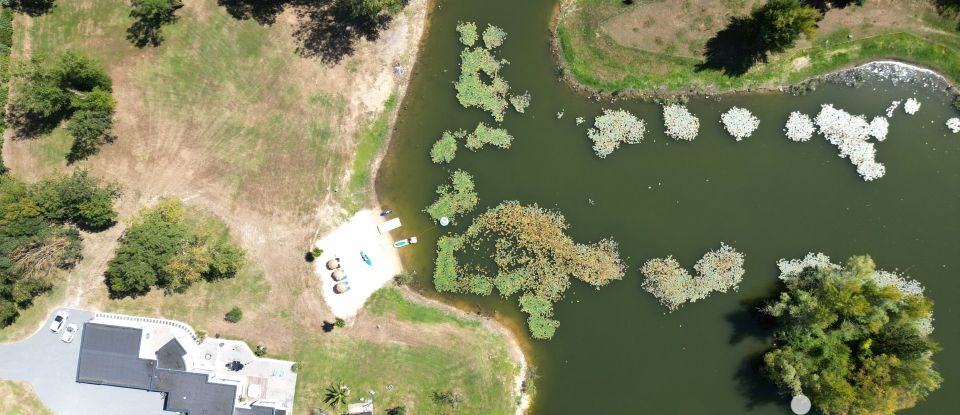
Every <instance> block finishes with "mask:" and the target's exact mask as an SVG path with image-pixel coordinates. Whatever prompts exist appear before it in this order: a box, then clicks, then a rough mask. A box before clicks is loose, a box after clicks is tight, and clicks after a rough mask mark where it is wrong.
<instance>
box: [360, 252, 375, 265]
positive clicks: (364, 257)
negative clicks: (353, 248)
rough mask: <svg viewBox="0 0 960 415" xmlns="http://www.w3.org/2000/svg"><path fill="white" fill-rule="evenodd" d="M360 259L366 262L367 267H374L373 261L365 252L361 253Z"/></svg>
mask: <svg viewBox="0 0 960 415" xmlns="http://www.w3.org/2000/svg"><path fill="white" fill-rule="evenodd" d="M360 258H362V259H363V262H366V263H367V265H371V266H372V265H373V261H371V260H370V257H368V256H367V254H365V253H364V252H363V251H360Z"/></svg>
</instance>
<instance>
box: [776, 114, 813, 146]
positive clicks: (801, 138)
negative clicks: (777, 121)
mask: <svg viewBox="0 0 960 415" xmlns="http://www.w3.org/2000/svg"><path fill="white" fill-rule="evenodd" d="M783 131H784V132H785V133H786V134H787V138H789V139H790V140H792V141H796V142H798V143H802V142H806V141H810V138H812V137H813V133H815V132H816V131H817V128H816V126H815V125H813V120H812V119H810V116H809V115H807V114H804V113H801V112H800V111H794V112H791V113H790V117H789V118H787V125H786V127H785V128H784V129H783Z"/></svg>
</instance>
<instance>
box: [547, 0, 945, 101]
mask: <svg viewBox="0 0 960 415" xmlns="http://www.w3.org/2000/svg"><path fill="white" fill-rule="evenodd" d="M632 7H643V6H642V5H637V6H632ZM874 7H881V6H874ZM566 10H567V11H566V12H562V13H561V18H560V19H559V22H558V24H557V27H556V34H555V35H556V36H557V43H558V47H559V49H560V54H561V57H562V58H563V59H564V61H565V63H566V66H567V69H568V70H569V74H570V75H571V76H572V77H573V79H574V80H575V81H576V82H577V83H579V84H581V85H583V86H586V87H588V88H592V89H596V90H599V91H605V92H617V91H626V92H639V93H650V94H653V93H668V94H669V93H687V92H706V93H716V92H725V91H732V90H745V89H750V88H772V87H778V86H786V85H789V84H791V83H795V82H798V81H801V80H803V79H806V78H809V77H813V76H817V75H822V74H825V73H830V72H833V71H837V70H840V69H844V68H848V67H852V66H855V65H858V64H862V63H866V62H869V61H873V60H880V59H895V60H901V61H905V62H909V63H914V64H917V65H921V66H925V67H929V68H931V69H934V70H936V71H938V72H940V73H942V74H943V75H944V76H946V77H947V78H948V79H950V80H951V81H953V82H957V81H960V54H958V52H960V34H958V33H957V31H956V24H955V23H951V22H950V20H949V18H947V17H942V16H938V15H936V14H933V13H930V12H925V13H924V14H923V17H922V18H918V19H915V20H912V21H911V25H910V26H897V27H889V28H886V29H885V30H884V28H876V27H874V28H871V30H870V31H869V32H870V33H875V34H871V35H870V36H864V37H859V38H858V37H856V36H854V38H853V39H849V38H848V36H847V35H848V34H850V33H851V32H850V31H849V29H847V30H845V28H842V27H841V28H836V29H833V30H831V31H828V32H825V33H821V34H820V35H818V38H817V39H814V41H813V42H802V43H803V44H802V45H801V46H798V47H795V48H793V49H791V50H789V51H787V52H785V53H782V54H774V55H771V56H770V58H769V61H768V62H767V63H762V64H757V65H755V66H754V67H752V68H751V69H750V70H749V71H748V72H747V73H746V74H744V75H742V76H730V75H727V74H725V73H724V72H723V71H720V70H709V69H704V70H698V69H697V65H698V64H699V63H701V62H702V59H699V58H686V57H678V56H673V55H668V54H661V53H654V52H650V51H645V50H641V49H635V48H631V47H627V46H623V45H621V44H619V43H617V42H615V41H614V40H613V39H612V38H611V37H610V36H609V35H607V34H605V33H603V32H602V31H599V30H598V28H600V27H602V26H603V25H604V23H605V22H606V21H607V20H608V19H610V18H612V17H614V16H617V15H618V14H620V13H623V12H624V11H625V10H627V9H626V8H625V6H623V5H621V4H620V2H612V1H608V0H572V5H571V6H569V8H568V9H566ZM828 13H829V12H828ZM852 13H856V9H854V10H853V11H852ZM724 24H725V23H724ZM826 40H830V42H829V43H828V42H825V41H826Z"/></svg>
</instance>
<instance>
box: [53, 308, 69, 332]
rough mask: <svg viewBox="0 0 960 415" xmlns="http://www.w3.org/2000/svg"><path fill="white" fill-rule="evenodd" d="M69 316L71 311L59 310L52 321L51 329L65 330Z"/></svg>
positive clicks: (55, 330)
mask: <svg viewBox="0 0 960 415" xmlns="http://www.w3.org/2000/svg"><path fill="white" fill-rule="evenodd" d="M68 318H70V313H68V312H66V311H63V310H60V311H58V312H57V315H55V316H53V321H52V322H50V331H52V332H54V333H59V332H60V330H63V325H64V324H65V323H66V322H67V319H68Z"/></svg>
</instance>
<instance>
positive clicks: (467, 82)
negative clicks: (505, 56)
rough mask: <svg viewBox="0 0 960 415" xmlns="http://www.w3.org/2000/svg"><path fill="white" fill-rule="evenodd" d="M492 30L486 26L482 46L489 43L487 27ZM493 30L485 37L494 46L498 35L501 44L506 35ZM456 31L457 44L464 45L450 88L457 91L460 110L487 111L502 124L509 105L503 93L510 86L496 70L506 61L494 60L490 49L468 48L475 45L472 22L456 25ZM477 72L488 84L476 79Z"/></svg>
mask: <svg viewBox="0 0 960 415" xmlns="http://www.w3.org/2000/svg"><path fill="white" fill-rule="evenodd" d="M494 27H496V26H488V27H487V29H486V30H484V33H483V36H484V42H485V44H486V45H489V44H491V43H490V42H487V38H488V32H491V28H494ZM497 29H498V30H494V31H492V32H491V34H490V35H489V37H490V38H491V39H492V40H491V42H492V43H496V39H497V38H498V36H500V37H499V39H500V42H501V43H502V42H503V39H504V38H506V32H503V30H502V29H499V28H497ZM457 31H458V32H460V41H461V43H463V44H464V45H466V47H465V48H464V49H463V51H462V52H460V77H459V78H458V79H457V82H455V83H454V88H455V89H456V90H457V100H458V101H460V105H463V106H464V108H479V109H481V110H484V111H487V112H489V113H490V115H491V116H493V119H494V120H496V121H497V122H502V121H503V115H504V111H505V110H506V108H507V105H509V104H508V102H507V94H508V92H509V91H510V85H509V84H507V81H505V80H504V79H503V78H502V77H501V76H500V68H501V66H502V65H503V64H506V63H508V62H507V61H506V60H498V59H497V58H496V57H495V56H494V55H493V53H492V50H493V48H492V47H489V46H488V47H486V48H485V47H481V46H477V47H470V45H472V44H473V43H475V42H476V36H477V34H476V24H475V23H473V22H467V23H460V24H459V25H457ZM501 32H502V35H501ZM468 43H469V44H468ZM497 46H499V45H497ZM481 73H482V74H483V75H484V76H485V77H487V78H489V79H490V82H486V81H484V80H483V79H482V78H481V76H480V75H481Z"/></svg>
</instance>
